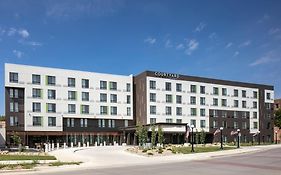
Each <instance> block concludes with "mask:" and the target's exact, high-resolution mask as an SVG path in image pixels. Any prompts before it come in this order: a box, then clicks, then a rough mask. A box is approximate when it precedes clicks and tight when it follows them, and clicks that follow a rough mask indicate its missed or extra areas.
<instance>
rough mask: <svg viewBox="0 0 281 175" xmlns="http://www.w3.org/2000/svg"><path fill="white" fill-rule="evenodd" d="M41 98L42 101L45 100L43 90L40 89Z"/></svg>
mask: <svg viewBox="0 0 281 175" xmlns="http://www.w3.org/2000/svg"><path fill="white" fill-rule="evenodd" d="M40 97H41V99H43V90H42V89H40Z"/></svg>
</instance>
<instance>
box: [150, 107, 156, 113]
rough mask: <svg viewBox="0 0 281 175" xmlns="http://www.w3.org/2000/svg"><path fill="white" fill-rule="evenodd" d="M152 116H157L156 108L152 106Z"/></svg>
mask: <svg viewBox="0 0 281 175" xmlns="http://www.w3.org/2000/svg"><path fill="white" fill-rule="evenodd" d="M150 114H151V115H156V106H150Z"/></svg>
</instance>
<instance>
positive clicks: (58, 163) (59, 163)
mask: <svg viewBox="0 0 281 175" xmlns="http://www.w3.org/2000/svg"><path fill="white" fill-rule="evenodd" d="M81 163H82V162H60V161H57V162H52V163H49V166H63V165H80V164H81Z"/></svg>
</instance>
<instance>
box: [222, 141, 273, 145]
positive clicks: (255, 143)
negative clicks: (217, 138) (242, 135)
mask: <svg viewBox="0 0 281 175" xmlns="http://www.w3.org/2000/svg"><path fill="white" fill-rule="evenodd" d="M274 144H275V143H268V142H266V143H262V142H261V143H260V145H274ZM227 145H228V146H237V144H234V143H227ZM258 145H259V144H258V143H257V142H254V144H252V143H240V146H258Z"/></svg>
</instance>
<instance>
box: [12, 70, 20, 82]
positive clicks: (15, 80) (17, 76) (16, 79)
mask: <svg viewBox="0 0 281 175" xmlns="http://www.w3.org/2000/svg"><path fill="white" fill-rule="evenodd" d="M18 81H19V74H18V73H16V72H10V83H18Z"/></svg>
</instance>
